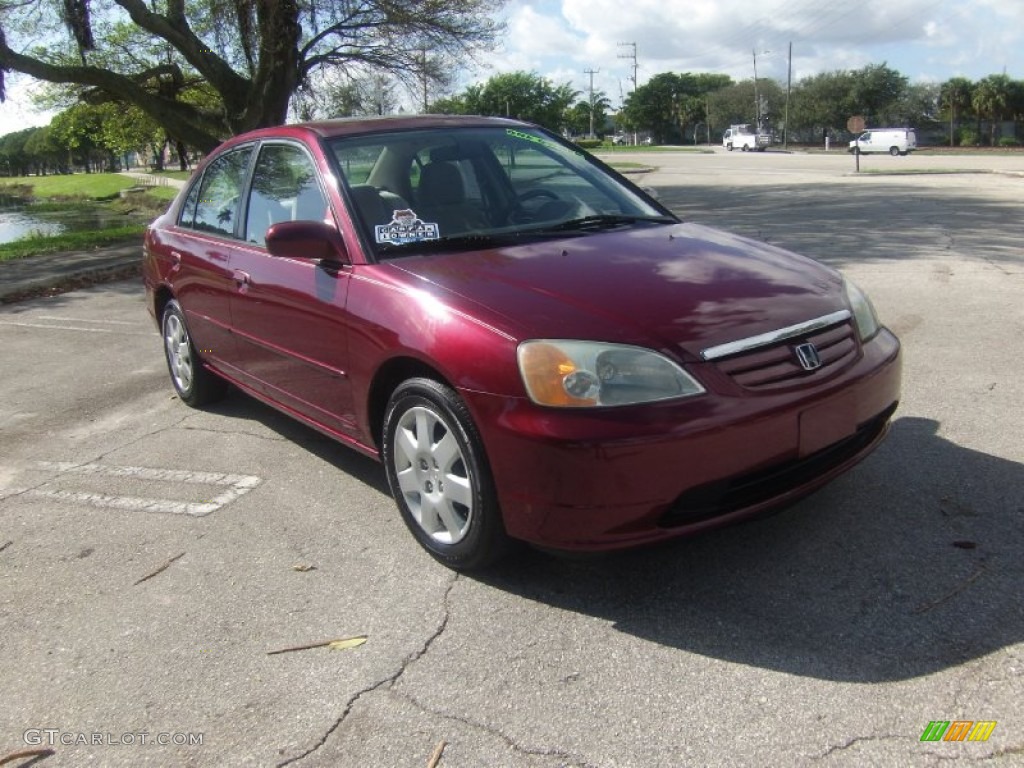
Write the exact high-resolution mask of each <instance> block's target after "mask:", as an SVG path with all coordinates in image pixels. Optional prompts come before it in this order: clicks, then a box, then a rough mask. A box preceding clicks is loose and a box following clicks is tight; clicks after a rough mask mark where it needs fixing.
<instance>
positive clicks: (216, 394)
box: [160, 299, 227, 408]
mask: <svg viewBox="0 0 1024 768" xmlns="http://www.w3.org/2000/svg"><path fill="white" fill-rule="evenodd" d="M160 330H161V332H162V334H163V337H164V355H165V357H166V358H167V370H168V371H170V374H171V383H172V384H173V385H174V390H175V391H176V392H177V393H178V397H180V398H181V400H182V401H183V402H185V403H187V404H188V405H191V406H192V407H194V408H195V407H199V406H201V405H206V404H207V403H212V402H214V401H215V400H219V399H220V398H222V397H223V396H224V392H225V390H226V389H227V385H226V384H225V383H224V380H223V379H221V378H219V377H217V376H216V375H215V374H213V373H211V372H210V371H208V370H207V369H206V368H205V367H204V366H203V361H202V360H201V359H200V357H199V355H198V354H197V353H196V348H195V346H194V345H193V344H192V337H191V336H189V333H188V327H187V326H186V325H185V315H184V314H183V313H182V311H181V306H179V304H178V302H177V301H175V300H174V299H171V300H170V301H169V302H167V306H166V307H164V314H163V317H162V318H161V321H160Z"/></svg>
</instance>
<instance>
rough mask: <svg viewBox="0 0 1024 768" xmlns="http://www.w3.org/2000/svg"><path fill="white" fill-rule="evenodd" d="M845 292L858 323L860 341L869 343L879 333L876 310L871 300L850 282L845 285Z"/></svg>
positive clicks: (847, 281)
mask: <svg viewBox="0 0 1024 768" xmlns="http://www.w3.org/2000/svg"><path fill="white" fill-rule="evenodd" d="M843 290H844V291H845V292H846V300H847V302H849V304H850V310H851V311H852V312H853V319H854V320H855V321H856V322H857V331H858V333H859V334H860V340H861V341H867V340H868V339H870V338H871V337H872V336H874V335H875V334H876V333H878V328H879V325H878V316H877V315H876V314H875V308H874V307H873V306H872V305H871V299H869V298H868V297H867V294H865V293H864V292H863V291H862V290H861V289H860V288H858V287H857V286H856V285H854V284H853V283H851V282H850V281H849V280H846V281H845V282H844V283H843Z"/></svg>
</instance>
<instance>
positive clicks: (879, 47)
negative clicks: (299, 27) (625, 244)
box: [470, 0, 1024, 107]
mask: <svg viewBox="0 0 1024 768" xmlns="http://www.w3.org/2000/svg"><path fill="white" fill-rule="evenodd" d="M505 16H506V18H507V22H508V34H507V35H506V36H505V42H504V45H503V49H502V50H501V51H500V52H499V53H497V54H496V55H494V56H492V57H489V63H490V65H491V69H490V71H487V72H479V73H477V74H476V77H475V78H471V79H470V82H472V81H473V80H474V79H475V80H484V79H486V78H487V77H488V76H490V75H491V74H494V73H496V72H506V71H514V70H525V71H528V72H536V73H538V74H541V75H544V76H545V77H548V78H549V79H551V80H553V81H554V82H556V83H561V82H566V81H569V82H571V83H572V84H573V86H574V87H575V88H576V89H577V90H581V91H585V90H587V89H588V87H589V83H590V75H589V74H586V70H600V71H599V72H598V73H597V74H595V75H594V88H595V89H596V90H602V91H604V92H605V94H607V96H608V97H609V100H610V102H611V103H612V105H613V106H616V107H617V106H618V105H619V104H621V100H622V98H623V97H624V96H625V95H628V94H629V92H630V90H631V89H632V88H633V83H632V81H631V77H632V74H633V72H632V54H633V48H632V46H631V45H621V43H636V57H637V64H638V65H639V70H638V72H637V81H638V84H639V85H643V83H644V82H646V81H647V80H648V79H650V77H651V76H653V75H656V74H658V73H659V72H715V73H722V74H727V75H729V76H730V77H732V78H733V80H736V81H740V80H746V79H750V78H752V77H753V76H754V65H755V55H756V66H757V75H758V77H772V78H775V79H776V80H778V81H779V82H780V83H783V84H784V83H785V82H786V78H787V64H788V59H789V45H790V43H792V46H793V58H792V66H793V82H794V83H795V82H797V81H798V80H799V79H800V78H802V77H806V76H808V75H813V74H817V73H819V72H831V71H834V70H838V69H859V68H861V67H863V66H866V65H868V64H881V63H883V62H884V63H886V64H887V65H888V66H889V67H891V68H893V69H895V70H897V71H899V72H900V73H902V74H903V75H905V76H906V77H908V78H910V80H911V82H943V81H945V80H948V79H949V78H950V77H955V76H963V77H967V78H968V79H970V80H979V79H981V78H982V77H985V76H986V75H990V74H999V73H1002V72H1004V71H1005V72H1006V74H1007V75H1009V76H1010V77H1012V78H1014V79H1018V80H1020V79H1024V0H848V1H847V2H835V1H834V0H727V1H726V0H717V1H715V2H712V1H711V0H533V1H532V2H520V1H519V0H510V2H508V4H507V5H506V7H505ZM621 57H629V58H621Z"/></svg>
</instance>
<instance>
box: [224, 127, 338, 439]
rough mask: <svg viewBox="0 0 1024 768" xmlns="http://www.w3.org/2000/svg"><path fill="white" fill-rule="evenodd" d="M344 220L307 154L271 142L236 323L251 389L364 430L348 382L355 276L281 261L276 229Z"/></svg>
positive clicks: (251, 212)
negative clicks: (273, 238)
mask: <svg viewBox="0 0 1024 768" xmlns="http://www.w3.org/2000/svg"><path fill="white" fill-rule="evenodd" d="M299 220H318V221H328V222H329V223H332V224H333V223H334V219H333V213H332V212H331V210H330V206H329V205H328V202H327V197H326V195H325V194H324V192H323V187H322V185H321V182H320V179H319V174H318V173H317V171H316V167H315V165H314V164H313V161H312V158H311V157H310V155H309V154H308V152H307V151H306V149H305V148H303V147H301V146H300V145H298V144H295V143H291V142H280V143H278V142H274V143H264V144H263V145H262V146H261V147H260V149H259V155H258V157H257V159H256V165H255V167H254V169H253V177H252V183H251V185H250V190H249V196H248V200H247V205H246V221H245V241H246V243H245V247H244V248H241V249H239V251H238V252H237V253H236V254H234V255H233V258H232V267H233V272H234V279H235V281H236V285H237V288H236V291H235V293H234V296H233V299H232V305H231V317H232V321H233V325H234V329H235V336H236V339H237V344H238V347H239V361H240V362H239V369H240V374H241V376H240V378H241V381H242V383H244V384H246V385H248V386H251V387H253V388H254V389H256V390H257V391H259V392H260V393H261V394H263V395H265V396H266V397H269V398H270V399H272V400H274V401H276V402H278V403H280V404H282V405H284V406H285V407H286V408H288V409H290V410H293V411H296V412H298V413H299V414H301V415H302V416H305V417H306V418H308V419H310V420H312V421H314V422H316V423H317V424H320V425H322V426H324V427H327V428H329V429H330V430H332V431H336V432H341V433H344V434H346V435H351V434H353V433H354V432H355V431H356V426H355V419H354V415H353V409H352V394H351V387H350V384H349V379H348V361H347V353H348V335H347V333H348V332H347V323H346V317H347V313H346V309H345V300H346V295H347V292H348V284H349V273H348V272H347V271H346V270H345V269H335V268H331V267H326V266H322V265H321V264H320V263H319V261H318V260H317V259H285V258H278V257H275V256H271V255H270V254H269V252H268V251H267V250H266V247H265V244H264V238H265V236H266V232H267V229H268V228H269V227H270V225H272V224H276V223H278V222H282V221H299Z"/></svg>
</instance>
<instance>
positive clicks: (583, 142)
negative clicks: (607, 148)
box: [576, 139, 603, 149]
mask: <svg viewBox="0 0 1024 768" xmlns="http://www.w3.org/2000/svg"><path fill="white" fill-rule="evenodd" d="M576 143H577V144H578V145H579V146H581V147H582V148H583V149H597V148H598V147H600V146H601V144H602V143H603V142H602V141H601V140H600V139H576Z"/></svg>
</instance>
